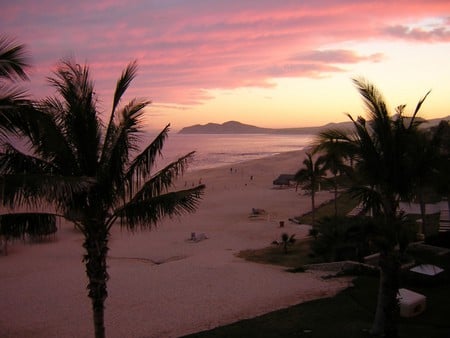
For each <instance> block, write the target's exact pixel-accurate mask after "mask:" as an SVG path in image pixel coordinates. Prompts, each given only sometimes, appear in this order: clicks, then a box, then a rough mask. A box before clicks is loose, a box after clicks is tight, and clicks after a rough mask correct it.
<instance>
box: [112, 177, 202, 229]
mask: <svg viewBox="0 0 450 338" xmlns="http://www.w3.org/2000/svg"><path fill="white" fill-rule="evenodd" d="M204 188H205V186H204V185H199V186H197V187H195V188H192V189H187V190H179V191H176V192H169V193H166V194H160V195H158V196H153V197H148V198H137V199H133V200H132V201H130V202H129V203H127V204H126V205H124V206H123V207H121V208H119V209H118V210H116V211H115V213H114V216H115V217H118V218H120V220H121V225H122V226H125V227H127V228H128V229H130V230H133V229H136V227H137V226H141V227H142V228H150V227H152V226H153V225H156V224H157V223H158V221H160V220H161V219H162V218H164V217H166V216H169V217H173V216H180V215H182V214H184V213H192V212H194V211H195V210H196V209H197V207H198V203H199V202H200V200H201V198H202V195H203V193H204ZM141 197H143V196H141Z"/></svg>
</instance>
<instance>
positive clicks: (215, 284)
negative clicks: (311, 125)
mask: <svg viewBox="0 0 450 338" xmlns="http://www.w3.org/2000/svg"><path fill="white" fill-rule="evenodd" d="M304 152H305V150H299V151H289V152H285V153H280V154H277V155H273V156H269V157H264V158H260V159H254V160H250V161H245V162H240V163H237V164H234V165H233V166H232V167H231V166H221V167H216V168H210V169H198V170H194V171H188V172H186V173H185V175H184V177H183V178H181V179H180V180H179V181H178V182H177V188H183V186H185V185H190V184H196V183H199V180H201V181H202V183H203V184H205V185H206V190H205V195H204V197H203V200H202V201H201V202H200V205H199V209H198V211H197V212H196V213H194V214H190V215H183V216H181V217H174V218H173V219H165V220H163V221H162V222H161V224H160V225H159V226H158V227H156V228H154V229H152V231H139V232H135V233H129V232H127V231H126V230H121V229H120V228H119V227H115V228H114V229H113V230H112V234H111V238H110V243H109V247H110V251H109V257H108V266H109V270H108V272H109V274H110V280H109V282H108V292H109V297H108V298H107V300H106V308H105V325H106V333H107V336H108V337H113V338H114V337H162V336H164V337H178V336H182V335H187V334H190V333H195V332H199V331H203V330H208V329H211V328H214V327H217V326H221V325H225V324H229V323H232V322H235V321H238V320H241V319H245V318H252V317H255V316H258V315H261V314H264V313H267V312H270V311H273V310H277V309H281V308H285V307H288V306H291V305H295V304H299V303H301V302H304V301H308V300H312V299H316V298H322V297H326V296H332V295H334V294H335V293H337V292H338V291H340V290H342V289H344V288H345V287H347V286H348V284H349V281H348V280H345V279H342V280H341V279H339V280H322V279H321V278H320V275H321V273H319V272H306V273H302V274H291V273H287V272H285V271H284V269H283V268H281V267H278V266H272V265H262V264H257V263H251V262H247V261H245V260H243V259H241V258H238V257H236V253H238V252H239V251H241V250H245V249H257V248H261V247H265V246H269V245H270V243H271V242H272V241H273V240H274V239H277V238H279V237H280V234H281V233H282V232H287V233H290V234H291V233H296V237H297V238H302V237H305V236H306V235H307V233H308V227H307V226H304V225H298V224H295V223H291V222H289V221H288V219H289V218H290V217H293V216H297V215H299V214H301V213H303V212H306V211H309V208H310V199H309V196H305V195H303V194H302V193H301V192H295V188H283V189H280V188H276V187H273V185H272V181H273V180H274V179H275V178H276V177H277V176H278V175H279V174H283V173H294V172H295V171H296V170H297V169H299V168H300V167H301V164H302V160H303V158H304ZM230 169H231V170H230ZM331 197H332V194H331V193H328V192H321V193H319V194H318V196H317V202H318V203H320V202H321V201H325V200H327V199H330V198H331ZM252 208H260V209H264V210H266V212H267V214H266V215H267V217H263V218H256V219H254V218H250V217H249V215H250V214H251V210H252ZM281 220H284V221H285V226H284V228H282V229H281V228H279V221H281ZM192 232H195V233H196V234H205V235H206V236H207V237H208V239H204V240H202V241H198V242H192V241H189V238H190V236H191V233H192ZM81 244H82V238H81V235H80V234H78V233H76V232H75V231H74V230H73V226H71V225H70V224H61V225H60V226H59V230H58V233H57V235H56V238H55V239H54V240H53V241H50V242H43V243H36V244H32V245H28V244H23V243H21V242H15V243H11V244H10V245H9V256H6V257H5V256H0V264H1V265H2V275H1V276H0V284H1V285H2V288H0V297H1V299H2V302H3V306H2V307H1V308H0V331H1V332H2V334H4V337H19V336H20V337H24V338H26V337H37V338H40V337H50V336H64V337H71V336H77V337H79V336H82V337H85V336H88V337H89V336H93V324H92V319H91V317H92V315H91V305H90V300H89V299H88V297H87V294H86V293H87V292H86V289H85V288H86V283H87V281H86V277H85V273H84V265H83V264H82V263H81V259H82V255H83V250H82V247H81ZM323 274H326V273H323Z"/></svg>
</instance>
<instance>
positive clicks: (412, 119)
mask: <svg viewBox="0 0 450 338" xmlns="http://www.w3.org/2000/svg"><path fill="white" fill-rule="evenodd" d="M430 93H431V90H429V91H428V92H427V93H426V94H425V96H424V97H423V98H421V99H420V100H419V102H418V103H417V105H416V109H414V113H413V116H412V118H411V122H410V123H409V128H411V126H413V124H414V121H415V118H416V115H417V114H418V113H419V110H420V108H421V107H422V104H423V103H424V101H425V100H426V98H427V96H428V95H429V94H430Z"/></svg>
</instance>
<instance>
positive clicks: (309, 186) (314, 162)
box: [294, 152, 326, 228]
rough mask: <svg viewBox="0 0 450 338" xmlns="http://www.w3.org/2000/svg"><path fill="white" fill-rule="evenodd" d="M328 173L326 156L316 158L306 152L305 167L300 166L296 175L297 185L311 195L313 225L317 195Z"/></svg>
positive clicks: (313, 224) (313, 222)
mask: <svg viewBox="0 0 450 338" xmlns="http://www.w3.org/2000/svg"><path fill="white" fill-rule="evenodd" d="M325 173H326V167H325V158H324V157H323V156H319V157H317V158H316V159H314V158H313V155H312V154H311V153H310V152H307V153H306V158H305V159H304V160H303V167H302V168H300V169H299V170H298V171H297V172H296V173H295V176H294V179H295V181H296V182H297V186H300V187H301V188H302V189H304V190H306V191H307V192H308V194H309V195H310V196H311V216H312V224H311V225H312V227H313V228H314V226H315V210H316V201H315V196H316V192H317V190H318V189H320V184H321V182H323V181H324V177H325Z"/></svg>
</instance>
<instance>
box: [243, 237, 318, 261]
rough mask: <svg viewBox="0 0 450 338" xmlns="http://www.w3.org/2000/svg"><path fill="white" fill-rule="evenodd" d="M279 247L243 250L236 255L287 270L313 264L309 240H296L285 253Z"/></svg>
mask: <svg viewBox="0 0 450 338" xmlns="http://www.w3.org/2000/svg"><path fill="white" fill-rule="evenodd" d="M281 246H282V244H280V245H273V244H272V245H271V246H269V247H267V248H263V249H255V250H251V249H250V250H243V251H241V252H239V253H238V254H237V256H238V257H240V258H243V259H246V260H248V261H251V262H255V263H263V264H274V265H280V266H284V267H287V268H297V267H301V266H303V265H305V264H311V263H315V262H316V261H314V260H313V259H312V258H311V257H310V256H309V254H310V252H311V239H309V238H307V239H302V240H297V241H296V242H295V243H293V244H292V245H290V246H289V251H288V252H287V253H285V251H284V250H283V249H282V248H281Z"/></svg>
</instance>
